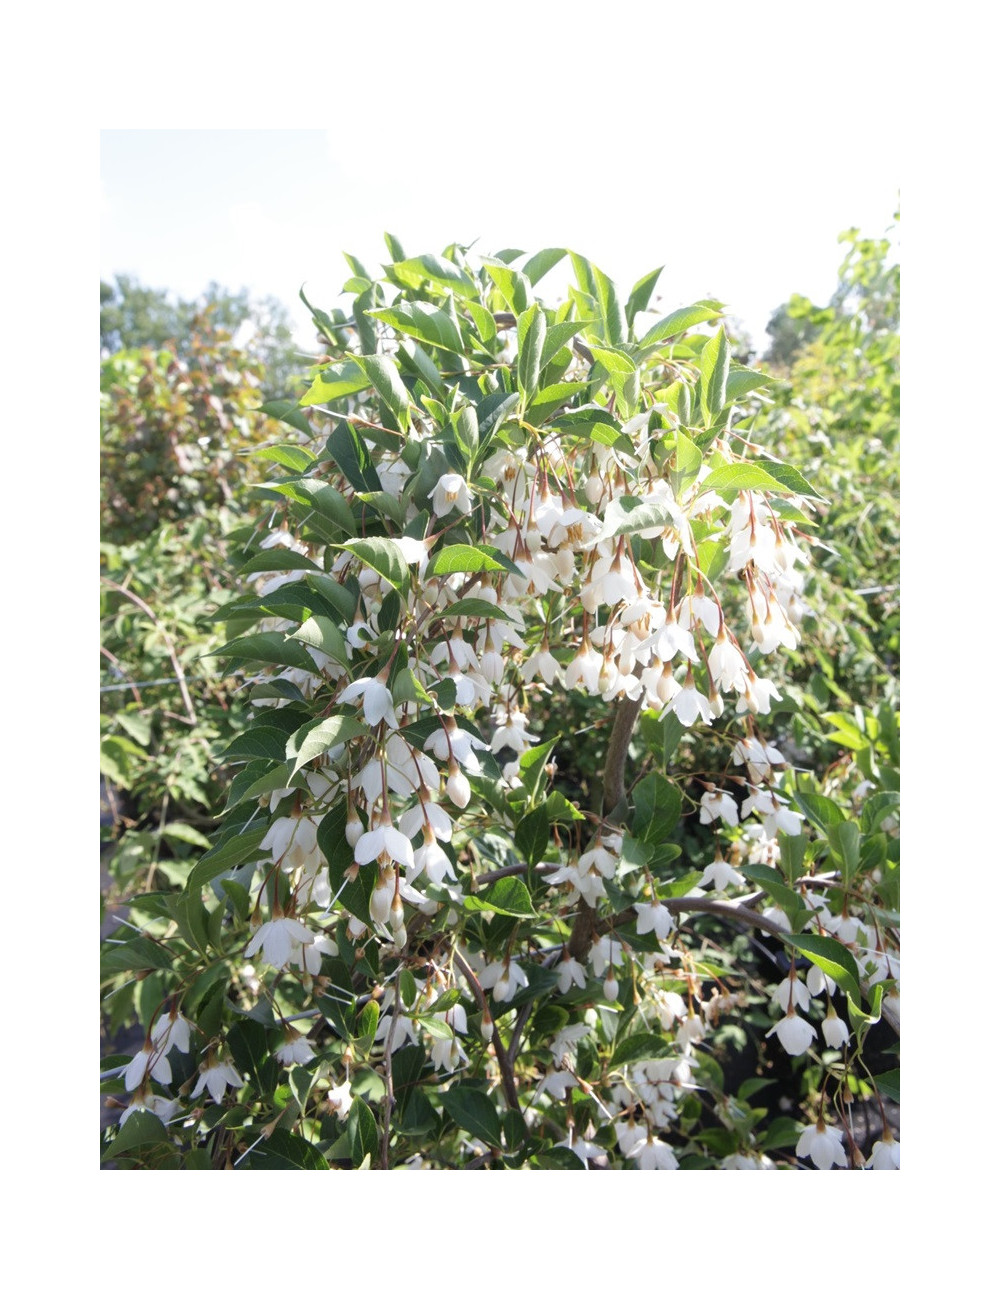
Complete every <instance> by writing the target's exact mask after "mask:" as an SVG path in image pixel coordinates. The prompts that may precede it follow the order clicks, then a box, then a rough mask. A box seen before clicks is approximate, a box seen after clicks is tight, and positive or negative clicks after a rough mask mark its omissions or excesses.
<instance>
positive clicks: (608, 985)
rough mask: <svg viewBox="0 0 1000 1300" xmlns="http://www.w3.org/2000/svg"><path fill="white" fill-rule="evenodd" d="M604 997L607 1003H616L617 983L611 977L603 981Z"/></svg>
mask: <svg viewBox="0 0 1000 1300" xmlns="http://www.w3.org/2000/svg"><path fill="white" fill-rule="evenodd" d="M604 996H605V997H606V998H607V999H608V1001H609V1002H617V1001H618V981H617V980H616V979H615V978H614V976H612V975H609V976H608V978H607V979H606V980H605V981H604Z"/></svg>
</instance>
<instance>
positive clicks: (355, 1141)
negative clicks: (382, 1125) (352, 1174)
mask: <svg viewBox="0 0 1000 1300" xmlns="http://www.w3.org/2000/svg"><path fill="white" fill-rule="evenodd" d="M347 1134H348V1138H349V1140H350V1143H351V1164H352V1165H353V1166H354V1168H355V1169H358V1168H360V1166H361V1165H363V1164H364V1163H365V1159H366V1158H367V1159H368V1160H369V1161H371V1160H374V1159H375V1157H376V1155H378V1125H377V1124H376V1123H375V1116H374V1115H373V1114H372V1112H371V1108H370V1107H369V1105H368V1103H367V1102H366V1101H364V1100H363V1099H362V1098H361V1097H355V1098H354V1100H353V1101H352V1102H351V1112H350V1114H349V1115H348V1117H347Z"/></svg>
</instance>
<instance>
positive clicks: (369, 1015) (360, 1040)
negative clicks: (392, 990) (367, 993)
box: [355, 998, 379, 1057]
mask: <svg viewBox="0 0 1000 1300" xmlns="http://www.w3.org/2000/svg"><path fill="white" fill-rule="evenodd" d="M378 1018H379V1006H378V1003H377V1002H376V1001H375V999H374V998H373V999H372V1000H371V1001H370V1002H366V1003H365V1005H364V1008H363V1010H362V1011H361V1012H360V1013H359V1015H358V1027H357V1031H356V1033H355V1038H356V1040H357V1046H358V1052H359V1053H360V1055H361V1056H362V1057H366V1056H367V1055H368V1053H369V1052H370V1051H371V1050H372V1045H373V1044H374V1042H375V1031H376V1029H377V1028H378Z"/></svg>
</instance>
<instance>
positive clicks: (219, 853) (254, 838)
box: [185, 817, 269, 892]
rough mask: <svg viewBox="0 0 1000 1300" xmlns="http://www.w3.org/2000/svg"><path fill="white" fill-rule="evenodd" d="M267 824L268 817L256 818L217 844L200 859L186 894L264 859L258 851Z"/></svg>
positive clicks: (191, 876) (188, 883) (188, 880)
mask: <svg viewBox="0 0 1000 1300" xmlns="http://www.w3.org/2000/svg"><path fill="white" fill-rule="evenodd" d="M268 824H269V819H268V818H267V817H257V818H255V819H254V820H253V821H252V822H251V823H250V825H249V826H247V827H246V829H245V830H241V831H236V832H235V833H233V834H230V835H228V836H227V837H226V838H225V839H223V840H220V841H219V843H218V844H217V845H216V846H215V848H213V849H211V850H209V852H208V853H206V854H205V855H204V856H203V857H202V858H200V859H199V861H198V864H197V866H195V867H194V869H193V870H192V872H191V874H190V875H189V876H188V878H187V885H186V886H185V888H186V889H187V890H188V891H189V892H194V891H195V890H198V889H200V888H201V887H202V885H205V884H208V882H209V881H210V880H214V879H215V877H216V876H221V875H222V873H223V872H224V871H228V870H229V868H230V867H238V866H240V865H241V864H242V863H244V862H253V861H256V860H257V858H260V857H263V856H264V855H263V854H262V853H259V852H258V849H259V848H260V842H261V840H262V839H263V838H264V836H265V835H266V834H267V829H268Z"/></svg>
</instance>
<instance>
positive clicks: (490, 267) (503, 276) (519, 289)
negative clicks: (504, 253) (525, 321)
mask: <svg viewBox="0 0 1000 1300" xmlns="http://www.w3.org/2000/svg"><path fill="white" fill-rule="evenodd" d="M483 266H484V267H485V268H486V274H487V275H488V276H489V277H490V279H491V280H492V281H493V283H494V284H495V285H496V287H497V288H498V289H499V290H500V296H501V297H502V298H503V300H504V302H505V303H506V304H507V306H508V307H509V308H510V310H511V311H512V312H513V314H514V315H515V316H520V314H521V313H522V312H523V311H525V310H527V307H528V304H529V303H530V302H531V284H530V282H529V280H528V278H527V276H525V275H523V274H522V273H521V272H520V271H515V270H514V268H513V267H512V266H505V265H504V264H503V263H502V262H496V261H493V260H492V259H487V258H484V259H483Z"/></svg>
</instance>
